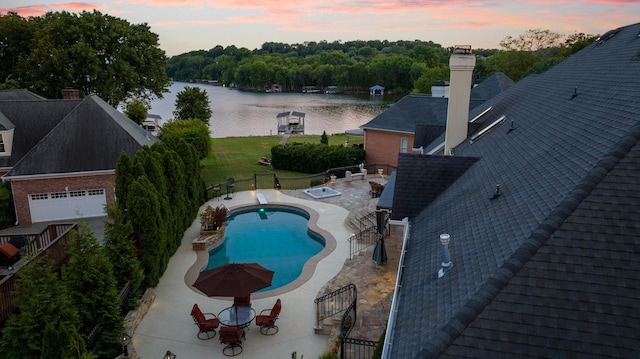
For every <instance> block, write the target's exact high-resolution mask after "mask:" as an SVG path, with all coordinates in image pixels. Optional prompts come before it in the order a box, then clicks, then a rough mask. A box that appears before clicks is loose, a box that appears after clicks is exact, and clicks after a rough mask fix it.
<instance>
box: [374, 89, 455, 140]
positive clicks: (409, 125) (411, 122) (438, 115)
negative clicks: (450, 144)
mask: <svg viewBox="0 0 640 359" xmlns="http://www.w3.org/2000/svg"><path fill="white" fill-rule="evenodd" d="M448 100H449V99H447V98H443V97H431V96H430V95H424V94H411V95H407V96H405V97H403V98H401V99H400V100H399V101H398V102H397V103H395V104H394V105H393V106H391V107H389V108H388V109H387V110H386V111H383V112H382V113H381V114H379V115H378V116H376V117H374V118H373V119H372V120H371V121H369V122H367V123H365V124H364V125H362V128H363V129H365V130H366V129H374V130H385V131H395V132H406V133H414V131H415V128H416V125H419V124H425V125H429V124H430V125H439V126H444V125H445V124H446V123H447V104H448Z"/></svg>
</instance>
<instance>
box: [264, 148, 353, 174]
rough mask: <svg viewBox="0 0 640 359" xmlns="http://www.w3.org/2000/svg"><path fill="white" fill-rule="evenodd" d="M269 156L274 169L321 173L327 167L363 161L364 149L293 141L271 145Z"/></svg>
mask: <svg viewBox="0 0 640 359" xmlns="http://www.w3.org/2000/svg"><path fill="white" fill-rule="evenodd" d="M271 158H272V159H271V164H272V166H273V167H274V168H276V169H281V170H288V171H294V172H302V173H321V172H324V171H326V170H327V169H328V168H334V167H346V166H355V165H358V164H359V163H362V162H364V158H365V151H364V150H363V149H361V148H357V147H343V146H329V145H323V144H319V143H299V142H293V143H286V144H284V145H278V146H274V147H272V148H271Z"/></svg>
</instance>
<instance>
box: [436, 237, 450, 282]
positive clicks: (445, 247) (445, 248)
mask: <svg viewBox="0 0 640 359" xmlns="http://www.w3.org/2000/svg"><path fill="white" fill-rule="evenodd" d="M450 241H451V236H450V235H449V234H447V233H442V234H441V235H440V243H442V255H443V256H444V258H443V261H442V263H441V264H440V265H442V268H440V270H439V271H438V278H442V277H444V275H445V273H447V272H448V271H449V270H450V269H451V268H452V267H453V263H452V262H451V257H450V256H449V242H450Z"/></svg>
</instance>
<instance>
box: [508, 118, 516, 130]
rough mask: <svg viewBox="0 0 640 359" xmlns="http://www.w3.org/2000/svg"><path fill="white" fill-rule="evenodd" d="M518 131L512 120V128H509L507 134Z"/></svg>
mask: <svg viewBox="0 0 640 359" xmlns="http://www.w3.org/2000/svg"><path fill="white" fill-rule="evenodd" d="M515 129H516V125H515V123H514V122H513V120H511V126H509V129H508V130H507V133H510V132H511V131H513V130H515Z"/></svg>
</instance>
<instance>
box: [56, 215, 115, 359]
mask: <svg viewBox="0 0 640 359" xmlns="http://www.w3.org/2000/svg"><path fill="white" fill-rule="evenodd" d="M67 253H68V254H69V260H68V261H67V263H65V265H64V266H63V267H62V281H63V283H64V285H65V286H66V287H67V290H68V293H69V296H70V298H71V302H72V303H73V305H74V307H75V308H76V310H77V311H78V314H79V318H80V328H79V331H80V333H83V334H84V335H88V334H89V333H91V331H92V330H93V328H94V327H96V325H99V333H100V335H99V337H98V339H97V341H96V343H95V349H94V351H95V352H96V353H97V354H98V355H100V356H101V357H107V358H113V357H115V356H116V355H117V354H118V347H119V343H120V342H119V338H120V333H121V332H122V329H123V328H124V321H123V317H122V315H121V314H120V299H119V298H118V292H119V291H118V289H117V287H116V279H115V277H114V276H113V266H112V264H111V261H109V257H108V256H107V252H106V250H105V247H103V246H101V245H100V244H99V243H98V239H97V238H96V236H95V235H94V234H93V232H92V230H91V228H90V227H89V225H88V224H86V223H80V225H79V226H78V230H74V231H72V232H71V235H70V237H69V241H68V243H67Z"/></svg>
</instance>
